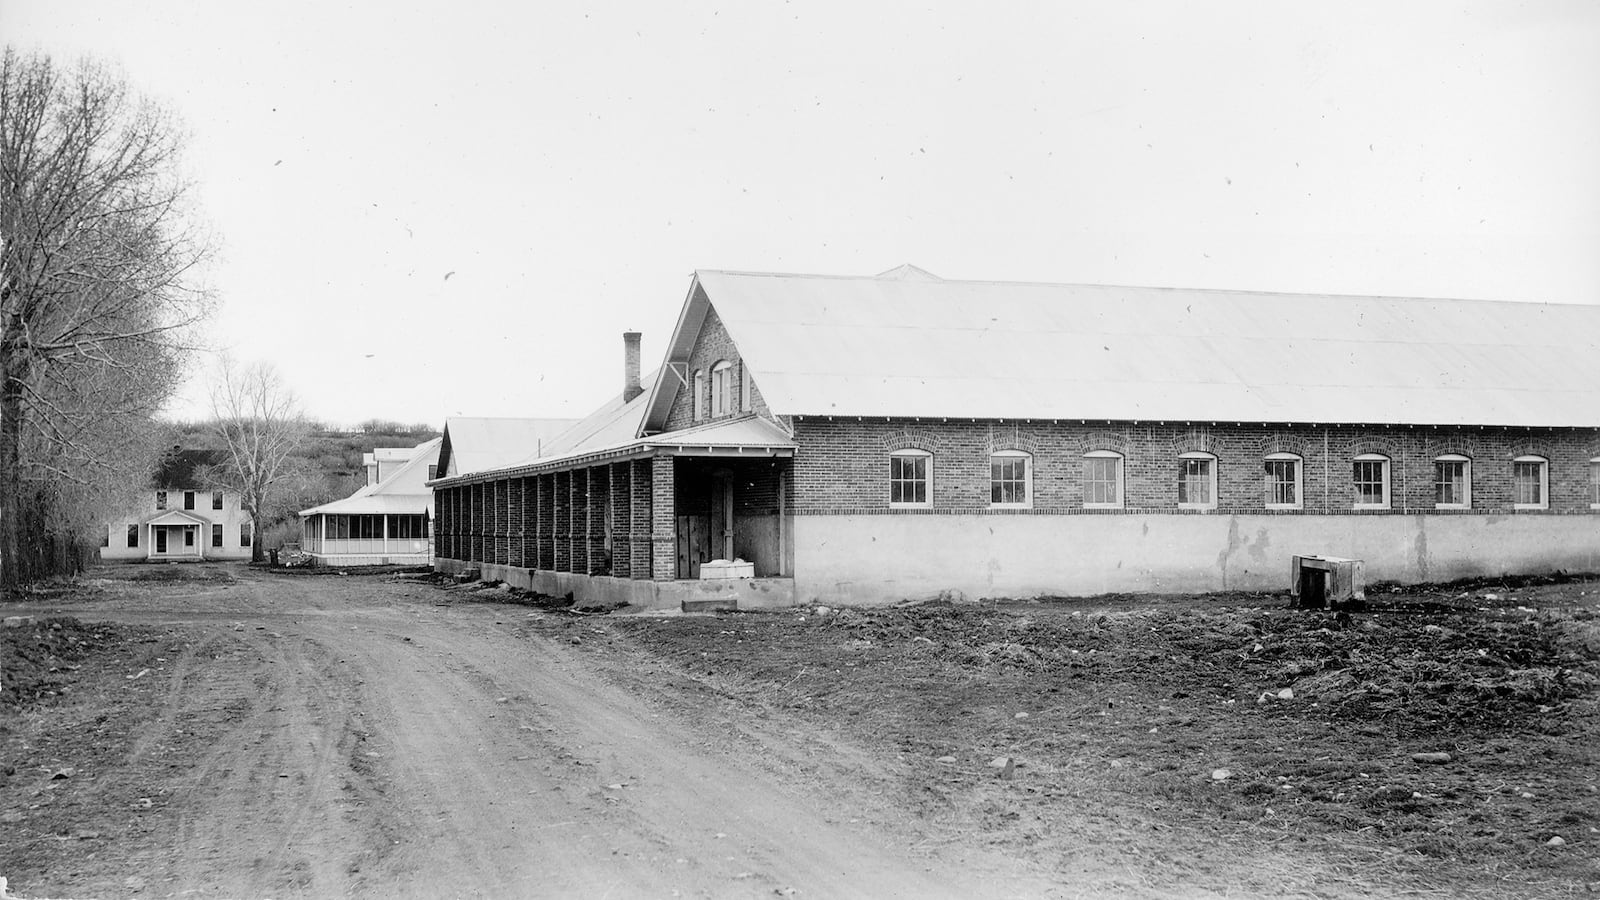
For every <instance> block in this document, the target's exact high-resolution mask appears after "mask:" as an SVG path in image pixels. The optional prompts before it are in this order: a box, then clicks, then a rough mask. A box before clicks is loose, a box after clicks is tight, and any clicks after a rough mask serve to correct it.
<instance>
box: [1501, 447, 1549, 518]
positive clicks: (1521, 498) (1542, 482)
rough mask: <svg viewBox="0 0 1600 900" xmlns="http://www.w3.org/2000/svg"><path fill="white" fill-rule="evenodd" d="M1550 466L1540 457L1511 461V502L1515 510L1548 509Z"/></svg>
mask: <svg viewBox="0 0 1600 900" xmlns="http://www.w3.org/2000/svg"><path fill="white" fill-rule="evenodd" d="M1549 477H1550V464H1549V461H1548V460H1546V459H1545V458H1544V457H1542V456H1519V457H1517V458H1516V459H1514V460H1512V461H1511V502H1512V505H1513V506H1514V507H1515V508H1517V509H1549V508H1550V483H1549Z"/></svg>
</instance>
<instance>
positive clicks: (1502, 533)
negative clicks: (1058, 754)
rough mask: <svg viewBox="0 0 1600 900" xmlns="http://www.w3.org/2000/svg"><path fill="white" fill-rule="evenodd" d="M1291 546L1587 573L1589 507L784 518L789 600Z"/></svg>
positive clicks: (1060, 579)
mask: <svg viewBox="0 0 1600 900" xmlns="http://www.w3.org/2000/svg"><path fill="white" fill-rule="evenodd" d="M1293 554H1321V555H1329V556H1342V557H1350V558H1354V559H1361V560H1365V561H1366V574H1367V580H1368V581H1369V582H1374V581H1399V582H1420V581H1449V580H1452V579H1456V578H1466V577H1470V576H1480V575H1498V574H1503V573H1518V574H1532V573H1541V572H1553V571H1556V570H1558V569H1559V570H1567V571H1587V572H1592V571H1597V570H1600V516H1597V515H1437V514H1433V515H1370V516H1363V515H1339V516H1320V515H1137V514H1129V515H1067V516H1051V515H1015V516H1013V515H967V516H962V515H870V516H863V515H854V516H852V515H842V516H796V517H794V560H795V574H794V579H795V587H796V599H797V600H798V601H799V602H801V603H808V602H821V603H842V604H872V603H889V602H894V601H898V600H902V599H907V598H921V597H929V596H935V595H938V594H939V593H941V592H945V591H959V592H961V593H963V594H965V595H967V596H968V597H974V598H976V597H1037V596H1051V595H1054V596H1081V595H1089V594H1102V593H1110V592H1118V591H1128V592H1133V591H1139V592H1154V593H1188V592H1202V591H1220V590H1253V591H1254V590H1261V591H1264V590H1286V589H1287V588H1288V586H1289V557H1290V556H1291V555H1293Z"/></svg>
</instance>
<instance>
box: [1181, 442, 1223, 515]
mask: <svg viewBox="0 0 1600 900" xmlns="http://www.w3.org/2000/svg"><path fill="white" fill-rule="evenodd" d="M1178 506H1179V508H1181V509H1216V508H1217V458H1216V457H1215V456H1212V455H1211V454H1209V453H1184V454H1180V455H1179V456H1178Z"/></svg>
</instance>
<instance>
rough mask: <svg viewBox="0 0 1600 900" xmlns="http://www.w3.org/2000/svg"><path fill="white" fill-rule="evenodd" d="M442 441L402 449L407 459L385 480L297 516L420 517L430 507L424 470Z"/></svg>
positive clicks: (433, 457) (437, 456)
mask: <svg viewBox="0 0 1600 900" xmlns="http://www.w3.org/2000/svg"><path fill="white" fill-rule="evenodd" d="M443 440H444V438H442V437H436V438H434V439H433V440H431V441H425V442H423V443H421V444H418V445H417V446H415V447H410V448H405V453H407V454H409V456H410V459H408V460H407V461H406V463H405V464H404V465H402V466H400V468H398V469H396V470H395V471H394V473H393V474H391V475H390V476H389V477H388V478H385V479H384V480H382V481H380V482H378V483H377V484H368V485H364V486H363V487H362V488H361V489H360V490H358V491H356V492H355V493H354V494H351V495H350V496H348V497H346V498H344V499H343V500H334V501H333V502H331V503H324V504H322V505H321V506H314V507H312V508H311V509H306V510H301V511H300V515H302V516H315V515H319V514H329V515H378V514H382V515H388V514H413V515H420V514H421V513H423V512H425V511H427V510H429V509H431V508H432V505H433V491H432V489H430V488H429V487H428V486H427V482H428V466H430V465H432V464H433V463H434V461H435V460H437V459H438V458H439V444H440V443H441V442H442V441H443ZM385 449H389V448H385Z"/></svg>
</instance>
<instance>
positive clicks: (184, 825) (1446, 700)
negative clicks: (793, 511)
mask: <svg viewBox="0 0 1600 900" xmlns="http://www.w3.org/2000/svg"><path fill="white" fill-rule="evenodd" d="M93 575H94V577H91V578H89V579H84V580H80V581H79V582H78V583H76V584H70V585H62V586H58V587H54V588H51V589H47V590H44V591H40V592H35V593H33V594H32V595H30V596H27V597H25V598H23V601H24V602H22V603H12V604H5V605H3V606H0V614H4V615H8V616H9V615H18V614H28V615H34V616H37V617H40V618H39V620H38V621H37V622H36V623H35V624H34V625H33V626H30V627H26V628H11V629H4V630H0V654H3V655H0V680H3V681H4V687H3V690H0V876H3V877H6V878H8V879H9V880H10V890H11V892H12V893H13V895H15V896H19V897H65V896H72V897H85V896H94V897H123V896H136V897H170V896H198V897H337V896H372V897H378V896H417V897H422V896H428V897H436V896H484V897H524V896H549V897H567V896H584V897H600V896H612V897H634V896H639V897H670V896H701V897H755V896H764V897H771V896H786V895H794V896H811V897H945V896H948V897H1136V898H1145V897H1205V896H1217V897H1224V896H1225V897H1252V896H1259V897H1330V898H1331V897H1392V896H1398V895H1402V894H1404V895H1410V896H1433V897H1463V896H1477V897H1573V896H1595V895H1600V862H1597V861H1600V855H1597V854H1596V852H1595V849H1596V846H1597V842H1600V833H1597V832H1596V828H1597V827H1600V815H1597V811H1600V768H1597V766H1596V759H1597V756H1600V740H1597V738H1600V710H1597V708H1596V698H1597V692H1596V687H1597V685H1600V616H1597V614H1596V604H1597V601H1600V582H1595V581H1584V580H1577V581H1572V580H1565V581H1559V582H1556V583H1509V584H1475V585H1457V586H1452V587H1449V588H1436V589H1428V590H1421V591H1406V592H1398V593H1389V592H1388V591H1386V590H1379V591H1374V592H1373V593H1372V594H1371V599H1372V601H1373V602H1372V604H1371V606H1370V607H1369V608H1368V609H1366V610H1363V611H1359V612H1352V613H1347V614H1344V615H1337V614H1334V613H1320V612H1317V613H1307V612H1296V611H1291V610H1288V609H1286V608H1284V601H1285V598H1283V597H1276V596H1259V595H1229V596H1221V597H1210V598H1205V599H1196V598H1176V599H1175V598H1163V599H1154V598H1143V597H1110V598H1096V599H1093V600H1061V601H1046V602H1033V603H1000V604H974V605H961V606H951V605H921V606H916V607H909V608H899V609H882V610H853V609H844V610H823V609H818V608H808V609H802V610H793V611H783V612H774V613H747V614H723V615H715V616H680V617H621V616H603V615H582V614H578V613H575V612H574V611H571V610H563V609H560V608H558V607H559V604H558V603H551V602H550V601H549V600H548V599H547V598H536V597H530V596H527V595H523V594H520V593H519V592H515V591H507V590H503V589H493V588H486V587H482V586H467V587H462V586H454V585H448V584H445V583H438V582H432V581H430V580H426V579H417V578H414V577H407V576H405V575H403V574H396V573H385V574H381V575H364V576H355V575H351V576H339V575H304V574H295V575H285V574H273V573H268V572H261V571H258V570H251V569H246V568H243V567H210V566H203V567H145V566H127V567H117V568H107V569H104V570H100V571H97V572H96V573H93ZM1280 694H1281V696H1280ZM1419 753H1431V754H1441V753H1442V754H1448V760H1447V761H1446V760H1444V759H1443V758H1442V757H1438V756H1433V757H1421V759H1422V760H1423V761H1418V760H1417V759H1414V758H1413V754H1419ZM1433 760H1437V761H1433ZM1557 839H1559V840H1557Z"/></svg>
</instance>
